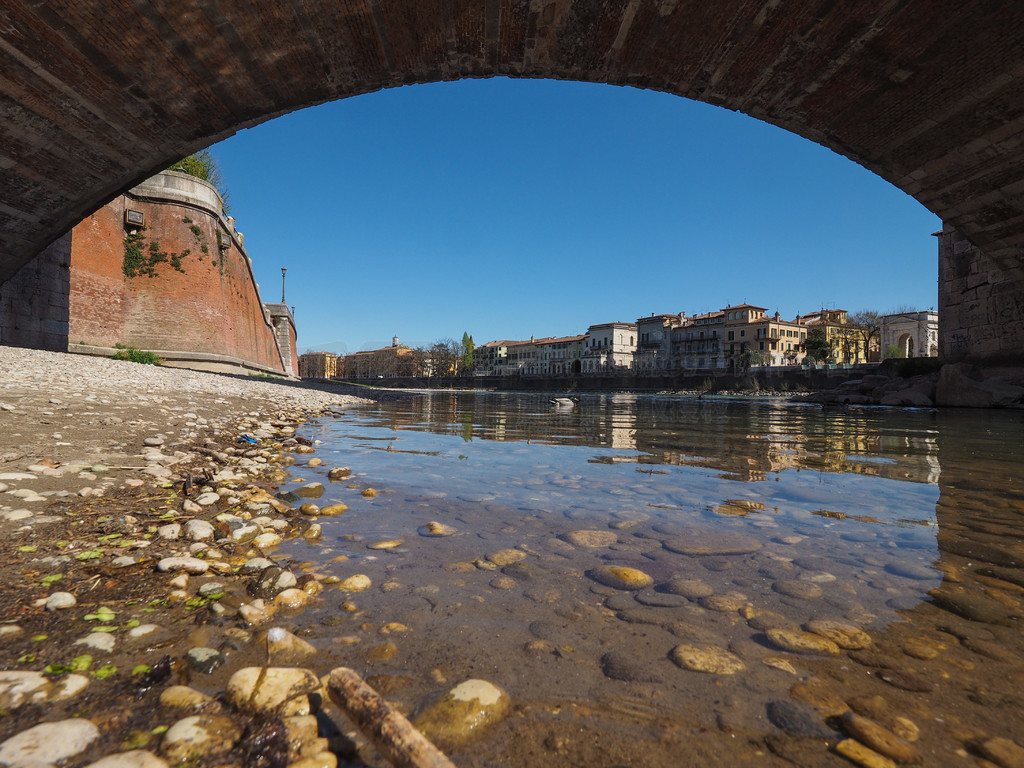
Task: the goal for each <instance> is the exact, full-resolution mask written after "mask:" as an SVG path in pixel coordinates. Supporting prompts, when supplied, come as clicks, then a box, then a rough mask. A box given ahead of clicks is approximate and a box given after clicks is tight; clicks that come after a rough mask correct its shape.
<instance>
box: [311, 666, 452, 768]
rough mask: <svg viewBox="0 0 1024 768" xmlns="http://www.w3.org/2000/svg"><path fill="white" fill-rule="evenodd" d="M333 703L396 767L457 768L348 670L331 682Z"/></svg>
mask: <svg viewBox="0 0 1024 768" xmlns="http://www.w3.org/2000/svg"><path fill="white" fill-rule="evenodd" d="M327 690H328V693H330V696H331V700H332V701H333V702H334V703H335V704H337V705H338V706H339V707H341V709H342V710H343V711H344V712H345V714H346V715H347V716H348V718H349V719H350V720H351V721H352V722H353V723H354V724H355V726H356V727H357V728H358V729H359V730H360V731H361V732H362V734H363V735H364V736H366V738H368V739H369V740H370V741H371V742H372V743H373V746H375V747H376V748H377V751H378V752H380V753H381V754H382V755H384V757H386V758H387V759H388V760H389V761H390V762H391V764H392V765H394V766H395V768H455V764H454V763H453V762H452V761H451V760H449V759H448V758H447V757H445V755H444V753H443V752H441V751H440V750H439V749H438V748H437V747H435V746H434V745H433V744H431V743H430V742H429V741H428V740H427V738H426V737H425V736H424V735H423V734H422V733H420V732H419V731H418V730H416V728H414V727H413V725H412V723H410V722H409V721H408V720H406V719H405V718H404V717H402V715H401V714H399V713H398V712H396V711H395V709H394V708H393V707H392V706H391V705H390V704H388V703H387V702H386V701H385V700H384V697H383V696H381V695H380V694H379V693H377V692H376V691H375V690H373V688H371V687H370V686H368V685H367V684H366V683H365V682H364V681H363V678H362V677H360V676H359V674H358V673H357V672H356V671H355V670H352V669H349V668H348V667H337V668H336V669H334V670H333V671H332V672H331V677H330V679H329V680H328V682H327Z"/></svg>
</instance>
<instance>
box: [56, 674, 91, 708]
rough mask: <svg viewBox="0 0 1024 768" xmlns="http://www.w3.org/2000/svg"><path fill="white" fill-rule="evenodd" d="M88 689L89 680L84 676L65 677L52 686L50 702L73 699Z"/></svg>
mask: <svg viewBox="0 0 1024 768" xmlns="http://www.w3.org/2000/svg"><path fill="white" fill-rule="evenodd" d="M88 687H89V678H88V677H86V676H85V675H78V674H72V675H66V676H65V677H62V678H61V679H60V680H58V681H57V682H56V683H54V684H53V692H52V693H51V694H50V701H65V700H67V699H73V698H75V697H76V696H77V695H78V694H80V693H81V692H82V691H84V690H85V689H86V688H88Z"/></svg>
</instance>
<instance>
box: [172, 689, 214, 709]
mask: <svg viewBox="0 0 1024 768" xmlns="http://www.w3.org/2000/svg"><path fill="white" fill-rule="evenodd" d="M213 702H214V699H213V697H212V696H207V695H206V694H205V693H202V692H201V691H197V690H196V689H195V688H189V687H188V686H187V685H172V686H170V687H169V688H165V689H164V690H163V692H162V693H161V694H160V706H163V707H167V708H168V709H182V710H187V711H191V712H202V711H203V710H205V709H206V708H207V707H208V706H210V705H211V704H213Z"/></svg>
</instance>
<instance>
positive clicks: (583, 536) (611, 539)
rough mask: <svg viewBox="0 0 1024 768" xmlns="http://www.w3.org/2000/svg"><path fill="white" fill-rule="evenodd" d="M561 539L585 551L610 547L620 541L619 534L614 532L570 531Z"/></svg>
mask: <svg viewBox="0 0 1024 768" xmlns="http://www.w3.org/2000/svg"><path fill="white" fill-rule="evenodd" d="M560 538H561V539H562V540H563V541H566V542H568V543H569V544H572V545H573V546H574V547H581V548H584V549H596V548H598V547H609V546H611V545H612V544H614V543H616V542H617V541H618V540H619V536H618V534H616V533H615V532H614V531H570V532H569V533H566V534H564V535H562V536H561V537H560Z"/></svg>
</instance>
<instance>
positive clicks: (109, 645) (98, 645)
mask: <svg viewBox="0 0 1024 768" xmlns="http://www.w3.org/2000/svg"><path fill="white" fill-rule="evenodd" d="M116 644H117V638H115V637H114V633H113V632H90V633H89V634H88V635H86V636H85V637H82V638H79V639H78V640H75V645H84V646H85V647H86V648H92V649H93V650H94V651H101V652H102V653H113V652H114V646H115V645H116Z"/></svg>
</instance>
